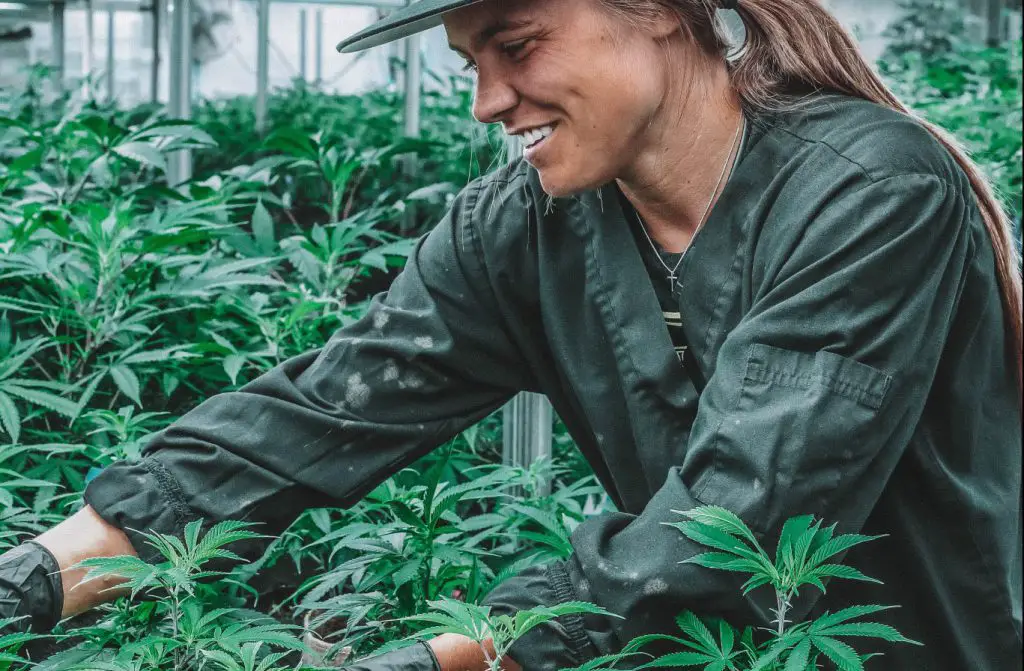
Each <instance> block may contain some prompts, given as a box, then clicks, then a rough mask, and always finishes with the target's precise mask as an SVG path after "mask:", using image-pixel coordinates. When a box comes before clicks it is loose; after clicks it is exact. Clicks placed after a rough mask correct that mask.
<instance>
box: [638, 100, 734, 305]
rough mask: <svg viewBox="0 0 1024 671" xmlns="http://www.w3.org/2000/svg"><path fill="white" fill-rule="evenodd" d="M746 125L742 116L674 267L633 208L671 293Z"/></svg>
mask: <svg viewBox="0 0 1024 671" xmlns="http://www.w3.org/2000/svg"><path fill="white" fill-rule="evenodd" d="M746 125H747V118H746V117H745V116H744V117H742V118H741V120H740V124H739V126H737V127H736V133H735V135H733V138H732V144H731V147H730V149H729V153H728V154H726V156H725V162H724V163H723V164H722V174H721V175H719V176H718V182H717V183H716V184H715V188H714V190H713V191H712V192H711V198H710V199H709V200H708V204H707V207H705V208H704V214H702V215H701V217H700V221H699V222H698V223H697V228H695V229H694V231H693V236H692V237H691V238H690V245H688V246H687V248H686V249H685V250H683V253H682V254H680V256H679V260H678V261H676V265H675V266H674V267H672V268H669V266H668V264H667V263H665V259H663V258H661V253H660V252H659V251H658V246H657V245H656V244H654V240H652V239H651V234H650V233H648V232H647V224H645V223H644V220H643V217H641V216H640V212H639V211H638V210H637V209H636V208H635V207H634V208H633V213H634V214H635V215H636V220H637V221H638V222H639V223H640V230H641V231H643V232H644V237H645V238H647V242H649V243H650V244H651V249H652V250H654V256H655V258H657V259H658V262H659V263H661V265H662V266H664V267H665V270H666V271H668V282H669V286H670V287H671V288H672V291H673V292H674V291H675V287H676V277H677V275H676V271H678V270H679V266H681V265H682V264H683V257H685V256H686V252H687V250H689V248H690V247H691V246H692V245H693V238H694V237H696V236H697V233H699V232H700V229H701V228H702V227H703V226H704V220H705V219H707V216H708V212H710V211H711V204H712V203H713V202H715V195H717V194H718V188H719V187H720V186H722V180H723V179H725V173H726V172H727V171H728V169H729V164H730V161H729V158H730V157H731V156H732V154H733V151H735V150H736V140H737V139H738V138H739V136H740V131H741V130H743V129H744V128H745V127H746ZM733 163H735V161H733Z"/></svg>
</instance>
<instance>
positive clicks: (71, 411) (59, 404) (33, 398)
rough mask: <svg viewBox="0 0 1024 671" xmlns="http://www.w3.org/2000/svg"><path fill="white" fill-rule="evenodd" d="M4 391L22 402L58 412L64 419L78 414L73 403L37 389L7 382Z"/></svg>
mask: <svg viewBox="0 0 1024 671" xmlns="http://www.w3.org/2000/svg"><path fill="white" fill-rule="evenodd" d="M19 382H20V381H19ZM4 391H5V392H7V393H8V394H10V395H11V396H14V397H16V398H20V399H21V400H23V401H28V402H30V403H35V404H36V405H41V406H43V407H44V408H47V409H49V410H53V411H54V412H59V413H60V414H62V415H64V416H65V417H69V418H72V419H73V418H74V417H75V416H76V414H77V412H78V407H77V405H76V404H75V403H74V402H73V401H70V400H68V399H66V398H63V397H61V396H57V395H56V394H51V393H49V392H46V391H39V390H38V389H28V388H26V387H23V386H21V384H14V383H12V382H7V383H5V384H4Z"/></svg>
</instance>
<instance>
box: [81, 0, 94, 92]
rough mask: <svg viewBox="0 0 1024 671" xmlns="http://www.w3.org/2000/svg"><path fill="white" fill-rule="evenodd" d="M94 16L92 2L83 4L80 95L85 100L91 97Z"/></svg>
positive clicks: (87, 1)
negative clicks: (83, 22) (83, 43)
mask: <svg viewBox="0 0 1024 671" xmlns="http://www.w3.org/2000/svg"><path fill="white" fill-rule="evenodd" d="M94 18H95V14H94V12H93V10H92V0H86V2H85V45H84V46H83V47H82V94H83V95H84V96H85V98H86V99H89V98H91V97H92V75H93V63H92V50H93V47H94V46H95V44H96V23H95V21H93V19H94Z"/></svg>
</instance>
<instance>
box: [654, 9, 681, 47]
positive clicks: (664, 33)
mask: <svg viewBox="0 0 1024 671" xmlns="http://www.w3.org/2000/svg"><path fill="white" fill-rule="evenodd" d="M645 27H646V29H647V31H648V32H649V33H650V35H651V37H653V38H655V39H658V40H663V39H667V38H669V37H671V36H672V35H675V34H676V33H678V32H680V30H681V29H682V27H683V20H682V18H681V17H680V16H679V14H677V13H676V12H674V11H672V10H671V9H669V8H668V7H666V6H664V5H659V7H658V15H657V18H655V19H654V20H653V21H650V22H649V23H648V24H647V25H646V26H645Z"/></svg>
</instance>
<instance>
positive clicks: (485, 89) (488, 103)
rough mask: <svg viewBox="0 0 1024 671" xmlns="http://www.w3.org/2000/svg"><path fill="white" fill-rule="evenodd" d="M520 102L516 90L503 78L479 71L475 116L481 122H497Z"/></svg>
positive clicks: (474, 105) (475, 96) (474, 102)
mask: <svg viewBox="0 0 1024 671" xmlns="http://www.w3.org/2000/svg"><path fill="white" fill-rule="evenodd" d="M518 102H519V95H518V94H517V93H516V90H515V89H514V88H513V87H512V86H510V85H509V84H508V82H506V81H505V80H504V79H503V78H501V77H498V76H494V75H485V74H484V72H483V71H482V70H481V71H480V72H478V73H477V80H476V92H475V93H474V95H473V117H474V118H475V119H476V120H477V121H479V122H480V123H497V122H499V121H502V120H503V118H504V117H505V116H506V115H507V114H508V112H509V111H510V110H511V109H512V108H514V107H515V106H516V103H518Z"/></svg>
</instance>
